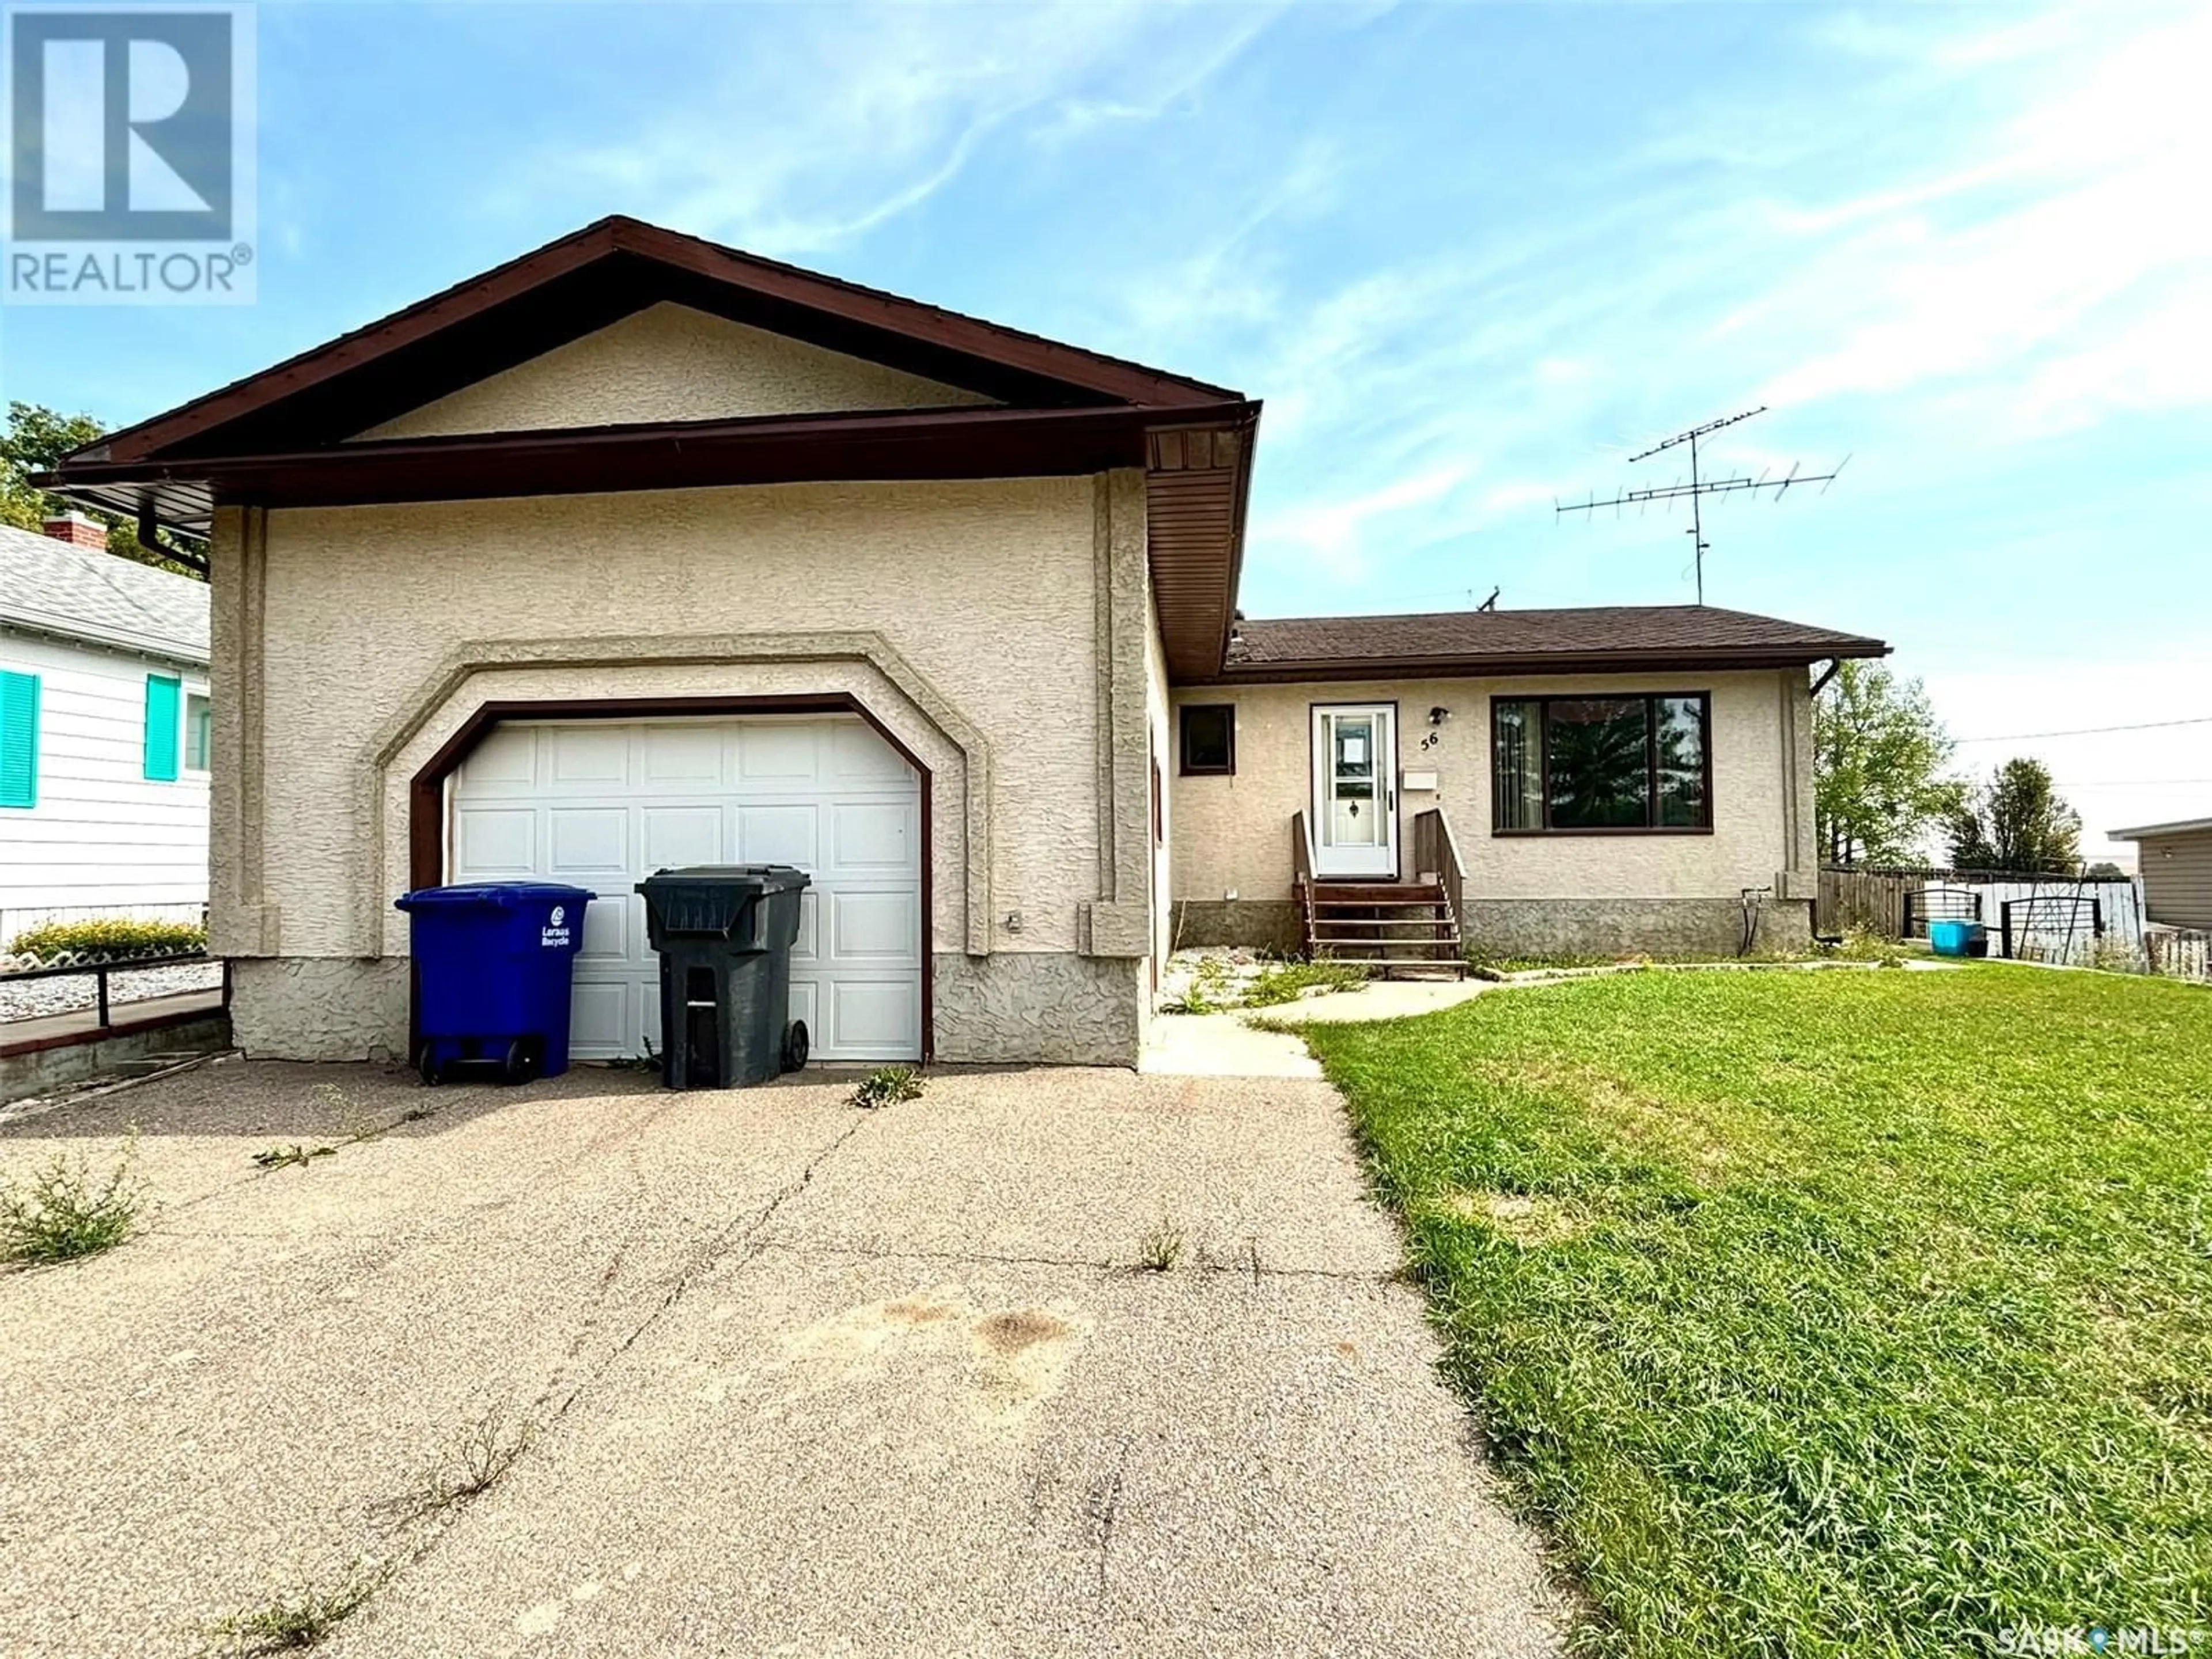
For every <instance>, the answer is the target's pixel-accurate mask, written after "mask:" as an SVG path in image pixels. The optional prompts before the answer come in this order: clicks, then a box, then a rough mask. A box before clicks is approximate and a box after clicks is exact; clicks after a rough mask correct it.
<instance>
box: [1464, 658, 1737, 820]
mask: <svg viewBox="0 0 2212 1659" xmlns="http://www.w3.org/2000/svg"><path fill="white" fill-rule="evenodd" d="M1710 713H1711V708H1710V700H1709V699H1708V698H1707V696H1706V695H1705V693H1704V692H1702V691H1696V692H1680V693H1662V694H1659V695H1656V696H1650V695H1644V694H1642V693H1639V694H1638V695H1636V696H1620V697H1494V698H1492V700H1491V704H1490V742H1491V757H1492V766H1493V768H1494V771H1493V774H1492V785H1493V788H1492V808H1491V825H1492V829H1494V830H1495V831H1496V832H1497V833H1498V834H1499V835H1502V836H1510V835H1542V834H1544V833H1546V832H1547V831H1571V832H1584V833H1587V832H1605V831H1635V830H1648V829H1660V830H1667V829H1672V830H1687V831H1696V830H1703V829H1711V828H1712V823H1713V815H1712V805H1713V804H1712V774H1711V744H1710V743H1709V741H1708V735H1709V733H1708V728H1709V726H1710V724H1711V721H1710Z"/></svg>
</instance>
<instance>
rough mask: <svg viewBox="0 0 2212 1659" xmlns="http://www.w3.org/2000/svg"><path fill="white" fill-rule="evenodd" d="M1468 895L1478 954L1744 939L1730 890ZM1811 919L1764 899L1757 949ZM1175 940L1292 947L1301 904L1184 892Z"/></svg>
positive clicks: (1705, 951) (1628, 952) (1795, 941)
mask: <svg viewBox="0 0 2212 1659" xmlns="http://www.w3.org/2000/svg"><path fill="white" fill-rule="evenodd" d="M1466 903H1467V915H1466V916H1465V917H1463V918H1462V923H1461V928H1460V932H1461V934H1462V938H1464V939H1466V941H1467V944H1468V948H1469V949H1470V950H1472V951H1474V953H1475V954H1476V955H1477V956H1484V957H1594V956H1603V957H1609V956H1632V955H1636V954H1638V953H1644V954H1648V955H1650V956H1655V957H1661V956H1733V955H1735V952H1736V951H1737V949H1738V947H1739V946H1740V945H1741V944H1742V942H1743V907H1742V905H1741V902H1738V901H1737V900H1736V899H1735V898H1733V897H1729V898H1648V899H1496V898H1493V899H1486V898H1474V897H1469V898H1468V900H1467V902H1466ZM1812 923H1813V910H1812V906H1811V905H1810V904H1808V903H1805V902H1799V901H1790V900H1773V899H1770V900H1767V901H1766V902H1764V903H1763V904H1762V905H1761V906H1760V907H1759V934H1758V937H1757V939H1755V940H1754V941H1753V946H1752V948H1753V951H1759V952H1765V951H1802V950H1804V949H1805V948H1806V947H1807V946H1808V945H1810V944H1811V942H1812ZM1174 938H1175V941H1176V945H1177V946H1178V947H1179V948H1183V949H1195V948H1200V947H1204V946H1210V945H1246V946H1249V947H1251V948H1253V949H1255V950H1256V949H1260V948H1262V947H1266V948H1271V949H1273V950H1277V951H1285V952H1288V951H1296V950H1297V948H1298V945H1299V942H1300V939H1299V927H1298V908H1297V905H1296V904H1295V903H1294V902H1291V901H1290V900H1288V899H1179V900H1177V901H1176V907H1175V933H1174Z"/></svg>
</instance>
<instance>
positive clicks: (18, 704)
mask: <svg viewBox="0 0 2212 1659" xmlns="http://www.w3.org/2000/svg"><path fill="white" fill-rule="evenodd" d="M38 804H39V677H38V676H37V675H36V674H18V673H16V672H15V671H14V670H12V669H0V806H36V805H38Z"/></svg>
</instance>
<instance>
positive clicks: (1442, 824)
mask: <svg viewBox="0 0 2212 1659" xmlns="http://www.w3.org/2000/svg"><path fill="white" fill-rule="evenodd" d="M1315 863H1316V858H1315V848H1314V844H1313V836H1312V831H1311V829H1310V825H1309V823H1308V821H1307V817H1306V814H1305V813H1304V811H1298V812H1295V813H1293V814H1291V872H1292V892H1293V896H1295V898H1296V900H1297V906H1298V921H1299V928H1300V932H1301V933H1302V935H1303V942H1304V947H1305V954H1306V955H1307V957H1310V958H1311V959H1312V960H1314V961H1316V962H1341V963H1347V964H1350V965H1354V966H1358V967H1362V968H1368V969H1374V970H1376V972H1378V973H1389V972H1390V971H1392V970H1395V969H1413V970H1419V971H1423V972H1429V973H1434V972H1437V971H1440V970H1441V971H1446V972H1449V973H1452V974H1454V975H1460V976H1462V977H1463V976H1464V975H1465V974H1466V971H1467V959H1466V955H1465V953H1464V951H1463V950H1462V939H1461V935H1460V915H1461V909H1460V906H1461V896H1462V893H1463V891H1464V890H1465V886H1466V875H1465V872H1464V871H1463V869H1462V866H1461V864H1460V860H1459V848H1458V846H1457V844H1456V843H1455V842H1454V841H1453V839H1452V834H1451V826H1450V825H1449V823H1447V822H1446V821H1445V819H1444V816H1443V811H1441V810H1438V809H1431V811H1426V812H1423V813H1421V814H1420V815H1419V817H1416V818H1415V819H1414V821H1413V863H1414V868H1415V871H1416V875H1415V878H1414V879H1413V880H1411V881H1404V882H1399V881H1328V880H1326V879H1324V878H1321V877H1320V876H1318V875H1316V873H1315V869H1314V866H1315Z"/></svg>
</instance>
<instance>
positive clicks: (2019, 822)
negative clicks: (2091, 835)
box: [1951, 756, 2081, 876]
mask: <svg viewBox="0 0 2212 1659" xmlns="http://www.w3.org/2000/svg"><path fill="white" fill-rule="evenodd" d="M1951 862H1952V863H1954V864H1955V865H1957V866H1959V867H1960V869H1962V870H2017V871H2021V872H2033V873H2035V874H2038V875H2045V874H2047V875H2061V876H2070V875H2073V874H2075V872H2078V871H2079V870H2080V869H2081V814H2080V813H2078V812H2076V811H2075V810H2074V809H2073V808H2072V807H2070V806H2069V805H2067V804H2066V802H2065V800H2064V799H2063V798H2062V797H2061V796H2060V795H2059V793H2058V791H2057V787H2055V786H2053V784H2052V783H2051V769H2050V768H2049V767H2047V766H2045V765H2044V763H2042V762H2041V761H2038V760H2029V759H2028V758H2027V757H2025V756H2021V757H2015V758H2014V759H2012V760H2008V761H2007V762H2006V763H2004V764H2003V765H2002V766H2000V767H1998V768H1997V769H1996V771H1995V772H1994V773H1992V774H1991V775H1990V781H1989V782H1988V783H1986V784H1984V785H1983V786H1982V787H1980V788H1978V789H1976V790H1975V791H1973V792H1972V794H1971V795H1969V796H1968V797H1967V798H1966V799H1965V800H1963V801H1961V802H1960V805H1959V807H1958V809H1957V810H1956V811H1954V813H1953V814H1952V816H1951Z"/></svg>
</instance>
